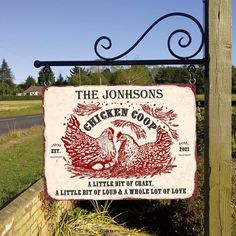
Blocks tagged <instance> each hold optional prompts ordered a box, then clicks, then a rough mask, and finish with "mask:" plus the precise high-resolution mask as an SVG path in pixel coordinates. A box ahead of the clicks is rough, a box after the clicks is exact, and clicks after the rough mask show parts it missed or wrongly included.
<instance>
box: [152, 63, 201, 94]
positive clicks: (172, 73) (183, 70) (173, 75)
mask: <svg viewBox="0 0 236 236" xmlns="http://www.w3.org/2000/svg"><path fill="white" fill-rule="evenodd" d="M150 72H151V74H152V77H153V79H154V81H155V83H156V84H171V83H175V84H186V83H189V80H190V74H189V72H188V68H187V66H182V67H171V66H167V67H166V66H162V67H153V68H152V69H151V71H150ZM194 78H195V79H196V87H197V93H198V94H202V93H204V73H203V67H202V66H196V72H195V73H194Z"/></svg>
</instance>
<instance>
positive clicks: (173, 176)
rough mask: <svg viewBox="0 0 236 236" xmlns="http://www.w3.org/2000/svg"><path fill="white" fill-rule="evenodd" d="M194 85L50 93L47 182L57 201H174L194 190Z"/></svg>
mask: <svg viewBox="0 0 236 236" xmlns="http://www.w3.org/2000/svg"><path fill="white" fill-rule="evenodd" d="M195 110H196V106H195V94H194V88H193V87H192V86H190V85H154V86H80V87H49V88H47V89H46V90H45V92H44V123H45V130H44V138H45V177H46V187H47V191H48V194H49V195H50V196H51V197H52V198H55V199H130V198H133V199H176V198H189V197H191V196H192V195H193V194H194V190H195V174H196V156H195V155H196V154H195V153H196V118H195Z"/></svg>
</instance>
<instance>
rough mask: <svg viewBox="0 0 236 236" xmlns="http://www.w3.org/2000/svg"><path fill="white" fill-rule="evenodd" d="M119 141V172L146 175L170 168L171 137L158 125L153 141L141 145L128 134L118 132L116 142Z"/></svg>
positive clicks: (165, 171) (166, 170) (166, 171)
mask: <svg viewBox="0 0 236 236" xmlns="http://www.w3.org/2000/svg"><path fill="white" fill-rule="evenodd" d="M118 141H120V142H121V144H120V148H119V150H118V165H119V169H120V171H119V172H120V173H121V172H128V173H129V174H130V175H133V176H147V175H155V174H158V173H159V174H160V173H169V172H168V171H169V170H170V169H172V168H173V167H175V166H173V165H171V163H172V161H173V160H172V157H171V153H170V146H171V144H172V139H171V137H170V135H169V134H168V132H167V131H165V130H163V129H162V128H161V127H160V126H159V127H158V128H157V136H156V141H155V142H150V143H146V144H143V145H141V146H139V145H138V143H137V142H136V141H135V140H134V139H133V138H132V137H131V136H130V135H128V134H123V133H121V132H119V133H118V134H117V142H118Z"/></svg>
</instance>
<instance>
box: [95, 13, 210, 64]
mask: <svg viewBox="0 0 236 236" xmlns="http://www.w3.org/2000/svg"><path fill="white" fill-rule="evenodd" d="M173 16H181V17H185V18H188V19H190V20H192V21H193V22H194V23H195V24H196V25H197V27H198V29H199V31H200V33H201V43H200V45H199V47H198V48H197V49H196V51H195V52H194V53H193V54H191V55H189V56H187V57H186V56H185V57H181V56H180V55H177V54H176V53H175V52H174V50H173V49H172V47H171V39H172V37H173V36H174V35H176V34H178V33H183V34H184V35H185V36H187V41H186V42H185V43H182V40H183V39H184V37H181V38H180V39H179V41H178V44H179V46H180V47H182V48H186V47H188V46H189V45H190V44H191V42H192V37H191V34H190V33H189V32H188V31H186V30H184V29H177V30H175V31H173V32H172V33H171V34H170V35H169V37H168V40H167V45H168V50H169V52H170V54H171V55H172V56H173V57H175V58H178V59H180V60H182V59H183V60H187V59H190V58H193V57H195V56H196V55H198V54H199V52H200V51H201V50H202V48H203V44H204V38H205V37H204V30H203V27H202V25H201V24H200V22H199V21H198V20H197V19H196V18H194V17H193V16H191V15H189V14H186V13H181V12H174V13H170V14H167V15H164V16H162V17H160V18H159V19H157V20H156V21H155V22H154V23H153V24H152V25H151V26H150V27H149V28H148V29H147V30H146V31H145V32H144V33H143V34H142V36H141V37H140V38H139V39H138V40H137V41H136V42H135V43H134V45H133V46H131V47H130V48H129V49H128V50H127V51H125V52H124V53H121V54H120V55H118V56H115V57H110V58H108V57H104V56H102V55H101V54H100V53H99V52H98V46H99V45H100V43H101V41H104V40H106V41H107V42H108V46H104V45H103V44H101V47H103V48H104V49H105V50H108V49H110V48H111V46H112V42H111V39H110V38H109V37H107V36H102V37H100V38H98V39H97V40H96V42H95V45H94V50H95V53H96V55H97V56H98V57H99V58H100V59H103V60H117V59H120V58H122V57H124V56H125V55H127V54H128V53H130V52H131V51H132V50H133V49H134V48H135V47H136V46H137V45H138V44H139V43H140V42H141V41H142V40H143V38H144V37H145V36H146V35H147V34H148V33H149V32H150V31H151V30H152V29H153V28H154V27H155V26H156V25H157V24H158V23H160V22H161V21H163V20H164V19H167V18H170V17H173Z"/></svg>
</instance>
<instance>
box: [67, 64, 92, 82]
mask: <svg viewBox="0 0 236 236" xmlns="http://www.w3.org/2000/svg"><path fill="white" fill-rule="evenodd" d="M89 75H90V72H89V71H88V70H87V69H85V68H81V67H78V66H75V67H74V68H72V69H71V70H70V75H69V76H68V77H67V84H68V85H74V86H76V85H91V78H90V77H89Z"/></svg>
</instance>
